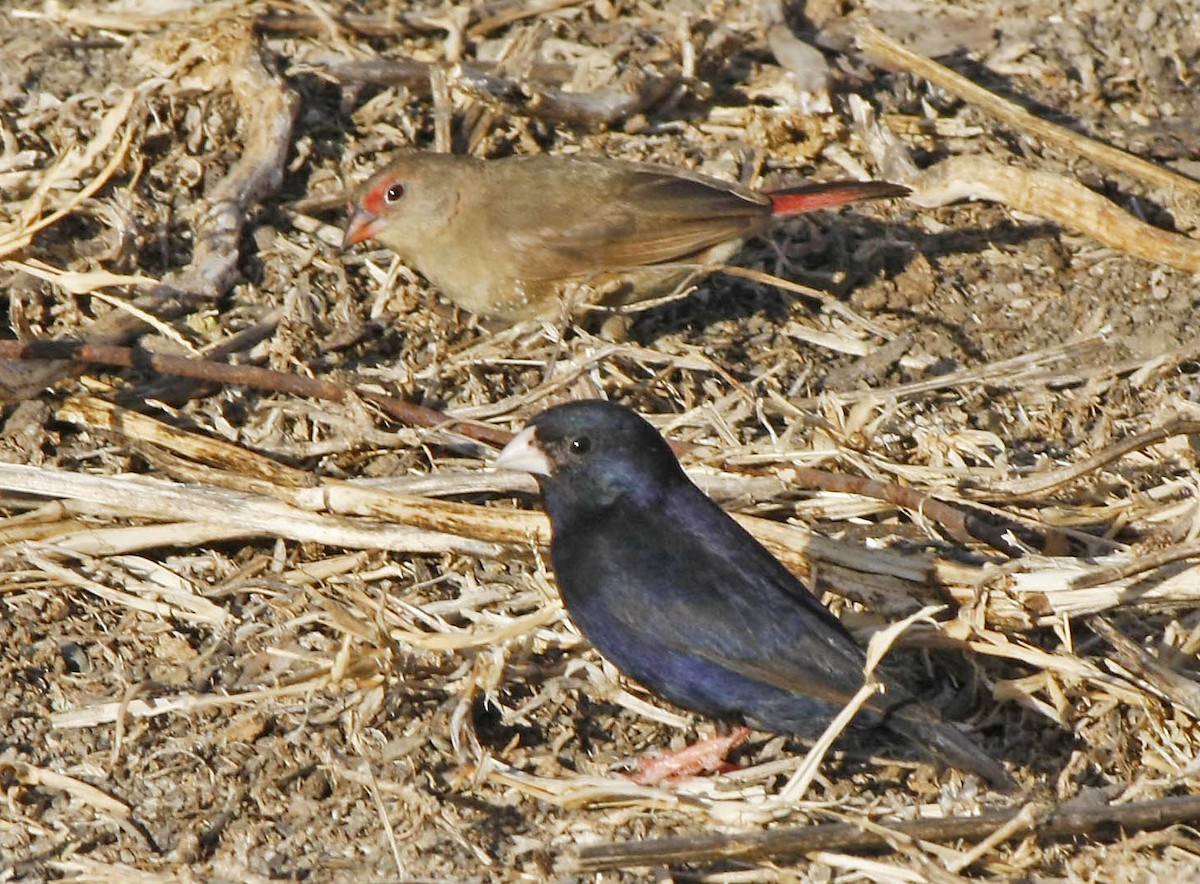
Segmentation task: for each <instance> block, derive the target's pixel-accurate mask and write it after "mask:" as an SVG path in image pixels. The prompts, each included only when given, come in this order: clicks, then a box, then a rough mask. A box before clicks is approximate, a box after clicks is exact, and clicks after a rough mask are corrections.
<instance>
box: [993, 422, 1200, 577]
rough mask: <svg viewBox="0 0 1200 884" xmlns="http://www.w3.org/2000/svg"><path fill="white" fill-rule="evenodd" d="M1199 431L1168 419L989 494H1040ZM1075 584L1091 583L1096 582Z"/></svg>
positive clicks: (1199, 426)
mask: <svg viewBox="0 0 1200 884" xmlns="http://www.w3.org/2000/svg"><path fill="white" fill-rule="evenodd" d="M1197 433H1200V421H1193V420H1186V419H1184V418H1175V419H1174V420H1170V421H1167V422H1166V423H1165V424H1163V425H1162V426H1161V427H1153V428H1151V429H1149V430H1145V431H1143V432H1141V433H1138V434H1137V435H1136V436H1130V437H1129V438H1128V439H1122V440H1121V441H1120V442H1117V443H1115V444H1113V445H1110V446H1109V447H1108V448H1105V449H1104V450H1103V451H1098V452H1097V453H1095V454H1093V455H1092V456H1091V457H1088V458H1085V459H1083V460H1081V461H1080V462H1079V463H1076V464H1072V465H1071V466H1069V467H1064V468H1063V469H1061V470H1054V471H1052V472H1048V473H1038V474H1037V475H1034V476H1026V477H1025V478H1024V479H1015V480H1013V481H1010V482H998V483H996V484H995V485H994V486H992V487H991V488H990V489H988V494H987V497H988V499H990V500H996V499H1002V500H1014V499H1020V498H1027V497H1029V496H1030V495H1033V494H1039V493H1042V492H1045V491H1049V490H1050V489H1051V488H1057V487H1059V486H1060V485H1065V484H1067V483H1068V482H1072V481H1074V480H1075V479H1078V478H1079V477H1080V476H1085V475H1087V474H1088V473H1090V472H1092V471H1094V470H1098V469H1100V467H1102V466H1104V465H1105V464H1108V463H1112V462H1113V461H1114V460H1117V459H1118V458H1122V457H1124V456H1125V455H1127V454H1129V453H1131V452H1134V451H1139V450H1140V449H1142V448H1148V447H1149V446H1151V445H1157V444H1158V443H1159V442H1163V441H1166V440H1167V439H1170V438H1171V437H1172V436H1192V435H1196V434H1197ZM1081 579H1082V578H1081ZM1107 579H1108V578H1105V579H1104V580H1100V581H1098V582H1100V583H1104V582H1107ZM1075 585H1079V586H1087V585H1095V584H1075Z"/></svg>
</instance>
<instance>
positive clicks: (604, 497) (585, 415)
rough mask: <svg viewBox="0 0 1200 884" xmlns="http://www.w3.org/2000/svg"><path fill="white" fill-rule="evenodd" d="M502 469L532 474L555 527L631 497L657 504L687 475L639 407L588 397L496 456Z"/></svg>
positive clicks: (553, 412)
mask: <svg viewBox="0 0 1200 884" xmlns="http://www.w3.org/2000/svg"><path fill="white" fill-rule="evenodd" d="M495 464H496V466H497V467H500V468H502V469H507V470H522V471H524V472H527V473H532V474H533V475H534V476H535V477H536V478H537V480H538V484H539V485H540V486H541V488H542V496H543V498H544V499H545V504H546V510H547V512H548V513H549V514H550V519H551V521H552V522H554V524H555V526H556V527H558V526H560V519H562V518H566V517H569V516H582V515H584V514H585V513H587V512H591V511H596V510H600V509H604V508H605V507H608V506H611V505H612V504H613V503H615V502H616V501H617V500H619V499H621V498H626V499H627V500H630V501H631V502H633V503H634V504H641V505H651V506H652V505H653V504H654V503H655V501H657V500H658V499H659V498H660V496H661V495H662V493H663V492H664V491H665V490H666V489H668V488H670V487H672V486H673V485H674V484H675V483H677V482H679V481H681V480H682V481H685V482H686V481H687V479H686V477H685V476H684V473H683V469H682V468H681V467H680V466H679V461H677V460H676V459H675V455H674V453H672V451H671V447H670V446H669V445H667V443H666V441H665V440H664V439H663V437H662V436H660V435H659V433H658V431H657V430H656V429H654V427H652V426H650V424H648V423H646V421H644V420H643V419H642V418H641V417H639V416H638V415H637V413H636V412H634V411H632V410H630V409H628V408H626V407H625V406H624V405H617V404H616V403H614V402H605V401H604V400H602V399H589V400H586V401H582V402H568V403H567V404H565V405H557V406H555V407H554V408H550V409H547V410H546V411H543V412H542V413H541V414H539V415H538V416H537V417H535V418H534V419H533V420H531V421H530V422H529V424H528V425H527V426H526V427H525V429H523V430H522V431H521V432H520V433H518V434H517V435H516V436H515V437H514V438H513V440H512V441H511V442H509V443H508V445H506V446H505V448H504V450H503V451H501V452H500V454H499V456H498V457H497V458H496V461H495Z"/></svg>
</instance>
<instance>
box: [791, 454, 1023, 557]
mask: <svg viewBox="0 0 1200 884" xmlns="http://www.w3.org/2000/svg"><path fill="white" fill-rule="evenodd" d="M791 472H792V473H793V474H794V476H795V481H796V482H797V484H800V485H803V486H805V487H810V488H819V489H821V490H822V491H839V492H844V493H847V494H858V495H861V496H863V497H870V498H874V499H875V500H884V501H887V502H888V503H893V504H895V505H896V506H898V507H903V508H904V509H907V510H911V511H913V512H917V513H920V514H922V515H924V516H928V517H929V518H930V519H932V520H933V521H935V522H937V523H938V524H939V525H941V526H942V527H943V528H944V529H945V530H946V533H947V534H949V535H950V536H951V537H952V538H954V539H955V540H957V541H959V542H960V543H968V542H970V541H971V540H978V541H981V542H983V543H986V544H987V545H988V546H990V547H992V548H993V549H997V550H1000V551H1001V552H1003V553H1005V554H1007V555H1010V556H1013V557H1017V556H1021V555H1024V550H1023V549H1022V548H1021V547H1020V545H1019V544H1016V543H1014V542H1013V539H1012V538H1014V537H1015V536H1019V535H1026V536H1027V535H1029V534H1030V531H1029V529H1028V528H1026V527H1025V526H1023V525H1017V524H1016V523H1015V522H1013V523H1007V524H1001V525H996V524H992V523H990V522H988V521H987V520H985V519H983V518H982V517H980V516H979V515H977V514H975V513H971V512H968V511H966V510H963V509H960V508H959V507H957V506H955V505H954V504H949V503H946V502H944V501H941V500H938V499H937V498H935V497H931V496H930V495H928V494H925V493H923V492H921V491H918V490H916V489H915V488H907V487H905V486H904V485H897V484H896V483H894V482H881V481H879V480H878V479H868V478H866V477H864V476H849V475H846V474H844V473H831V472H829V471H828V470H819V469H816V468H814V467H796V468H795V469H794V470H791Z"/></svg>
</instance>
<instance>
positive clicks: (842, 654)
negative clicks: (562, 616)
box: [553, 484, 863, 732]
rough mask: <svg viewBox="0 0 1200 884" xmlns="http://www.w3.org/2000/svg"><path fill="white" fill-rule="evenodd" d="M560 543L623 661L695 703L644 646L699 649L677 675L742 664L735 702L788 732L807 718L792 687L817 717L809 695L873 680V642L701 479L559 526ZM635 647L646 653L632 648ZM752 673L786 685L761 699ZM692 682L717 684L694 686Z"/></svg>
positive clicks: (666, 652) (586, 612)
mask: <svg viewBox="0 0 1200 884" xmlns="http://www.w3.org/2000/svg"><path fill="white" fill-rule="evenodd" d="M553 552H554V564H555V570H556V572H557V573H558V574H559V585H560V588H561V589H562V591H563V593H564V598H565V599H566V602H567V606H568V608H569V609H570V610H571V613H572V616H573V617H574V618H575V619H576V622H577V623H579V625H580V627H581V629H583V631H584V632H585V634H588V635H589V638H591V639H592V641H593V642H594V643H595V644H596V645H597V646H598V647H599V648H600V650H601V651H602V652H604V653H605V654H606V655H608V656H610V657H612V658H613V662H614V663H616V664H617V665H618V667H621V668H624V669H626V671H630V674H632V675H634V677H636V678H639V679H640V680H642V681H646V682H647V683H648V684H649V685H650V686H651V687H652V688H654V689H656V690H658V691H660V692H661V693H664V694H666V695H667V696H668V697H672V695H673V693H674V697H675V699H676V700H677V701H678V702H681V703H683V705H689V703H688V702H686V701H687V699H688V698H687V697H683V698H680V697H679V694H680V691H679V690H675V689H676V688H680V685H678V684H666V685H664V684H662V683H661V682H662V681H663V680H664V679H665V676H664V677H662V678H660V677H659V676H658V673H657V672H655V671H653V670H652V671H650V672H646V671H644V670H645V669H647V668H651V669H652V667H648V666H646V665H643V661H642V660H641V659H640V657H639V655H642V656H649V657H652V658H653V659H654V660H655V665H658V666H659V667H660V668H661V667H662V665H663V658H671V661H672V665H675V664H676V663H677V661H679V660H681V659H682V660H688V659H690V660H692V661H694V663H695V665H693V666H690V667H689V666H687V665H686V663H679V664H678V665H677V666H676V669H677V670H678V672H676V671H675V670H671V672H673V673H675V675H674V677H675V678H683V679H689V678H691V679H695V680H700V679H705V678H709V679H711V678H717V679H718V681H719V680H721V679H722V677H723V676H725V675H726V674H728V675H730V676H738V678H732V677H731V678H727V679H725V680H726V681H727V682H728V683H729V684H730V685H737V684H741V685H742V690H743V693H742V695H741V696H733V697H729V698H727V701H726V702H725V704H724V705H725V709H726V711H735V710H736V711H740V712H742V713H743V714H744V715H745V716H746V717H747V718H748V719H750V720H752V721H755V722H757V723H759V724H760V725H761V726H763V727H765V728H767V729H770V730H778V731H784V732H786V731H789V730H794V729H795V727H794V724H793V722H792V717H793V713H792V711H791V710H789V708H788V698H794V699H795V706H796V710H797V712H796V714H799V715H802V716H805V717H808V716H811V713H812V703H811V701H808V700H807V699H806V698H816V699H819V700H823V701H826V702H827V703H829V704H833V705H835V706H836V705H840V704H844V703H845V702H846V701H847V700H848V699H849V698H850V697H851V696H853V694H854V692H855V691H856V690H857V689H858V688H859V686H860V685H861V684H862V668H863V654H862V651H861V649H860V648H859V647H858V645H857V644H855V642H854V640H853V639H852V638H851V637H850V635H849V634H848V633H847V632H846V630H845V629H844V627H842V625H841V623H840V622H839V621H838V620H837V619H836V618H835V617H834V616H833V615H832V614H830V613H829V611H828V610H827V609H826V608H825V607H824V606H823V605H821V604H820V602H818V601H817V600H816V598H815V597H813V595H812V594H811V593H810V592H809V591H808V590H807V589H806V588H805V587H804V585H803V584H802V583H800V581H799V580H797V579H796V578H795V577H794V576H793V575H792V574H791V573H790V572H788V571H787V569H786V568H784V567H783V565H781V564H780V563H779V562H778V561H777V560H776V559H775V558H774V557H773V556H771V555H770V553H768V552H767V551H766V549H764V548H763V547H762V546H761V545H760V544H759V543H758V542H757V541H755V540H754V538H752V537H751V536H750V535H749V534H748V533H746V532H745V531H744V530H743V529H742V528H741V526H740V525H738V524H737V523H736V522H734V521H733V520H732V519H731V518H729V517H728V516H727V515H726V514H725V513H724V512H722V511H721V510H720V508H719V507H717V506H716V504H714V503H713V502H712V501H711V500H709V499H708V498H707V497H706V496H705V495H704V494H703V493H702V492H700V491H699V489H697V488H695V487H694V486H692V485H690V484H686V485H680V486H678V487H676V488H675V489H673V490H672V491H671V492H670V493H668V494H666V495H665V497H664V498H663V506H662V508H661V509H657V510H655V511H647V510H645V509H643V508H640V507H633V506H622V505H620V504H618V505H617V506H614V507H613V508H612V509H611V511H610V513H609V514H608V517H607V518H606V519H605V520H604V521H603V523H597V524H593V525H591V526H590V529H589V530H588V531H586V532H580V531H573V532H571V535H570V536H564V535H562V534H559V535H557V536H556V539H555V545H554V549H553ZM595 632H599V633H601V634H600V635H593V633H595ZM606 645H608V647H606ZM658 652H661V653H658ZM626 654H628V655H631V656H634V657H639V658H638V659H634V660H633V661H629V660H622V659H620V657H622V656H625V655H626ZM703 664H708V665H703ZM631 670H632V671H631ZM638 670H643V671H638ZM745 682H751V683H755V684H758V685H762V686H768V687H770V688H773V689H774V690H771V691H765V692H764V696H762V697H761V698H758V699H756V698H755V697H754V696H746V695H745V687H746V686H745V684H744V683H745ZM692 689H694V691H695V692H698V693H705V692H706V687H705V686H704V685H700V684H696V685H684V686H682V692H683V693H687V692H688V691H689V690H692ZM716 689H717V690H719V689H720V687H719V686H718V687H717V688H716ZM709 699H710V700H711V699H712V698H709ZM756 703H757V704H758V706H759V707H760V708H746V707H747V705H749V706H754V705H755V704H756ZM739 704H740V706H741V708H739ZM691 705H693V708H694V707H695V706H697V705H700V706H701V708H706V707H707V708H709V709H711V708H712V706H713V703H711V702H709V703H707V704H700V703H697V702H696V701H693V702H692V704H691Z"/></svg>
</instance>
